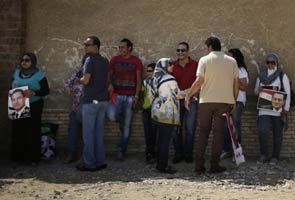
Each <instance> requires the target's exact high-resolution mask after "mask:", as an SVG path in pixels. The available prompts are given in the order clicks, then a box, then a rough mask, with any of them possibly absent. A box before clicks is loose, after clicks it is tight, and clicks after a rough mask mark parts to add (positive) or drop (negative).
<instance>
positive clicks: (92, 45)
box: [84, 43, 93, 47]
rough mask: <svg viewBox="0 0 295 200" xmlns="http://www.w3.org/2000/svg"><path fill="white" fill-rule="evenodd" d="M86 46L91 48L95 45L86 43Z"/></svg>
mask: <svg viewBox="0 0 295 200" xmlns="http://www.w3.org/2000/svg"><path fill="white" fill-rule="evenodd" d="M84 46H85V47H89V46H93V44H87V43H84Z"/></svg>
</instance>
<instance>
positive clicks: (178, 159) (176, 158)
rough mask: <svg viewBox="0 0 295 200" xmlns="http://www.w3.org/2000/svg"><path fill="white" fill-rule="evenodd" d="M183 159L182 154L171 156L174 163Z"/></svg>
mask: <svg viewBox="0 0 295 200" xmlns="http://www.w3.org/2000/svg"><path fill="white" fill-rule="evenodd" d="M182 160H183V157H182V156H175V157H174V158H173V161H172V162H173V163H174V164H176V163H180V162H181V161H182Z"/></svg>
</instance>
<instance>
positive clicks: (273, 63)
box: [266, 61, 276, 65]
mask: <svg viewBox="0 0 295 200" xmlns="http://www.w3.org/2000/svg"><path fill="white" fill-rule="evenodd" d="M266 64H272V65H275V64H276V62H275V61H266Z"/></svg>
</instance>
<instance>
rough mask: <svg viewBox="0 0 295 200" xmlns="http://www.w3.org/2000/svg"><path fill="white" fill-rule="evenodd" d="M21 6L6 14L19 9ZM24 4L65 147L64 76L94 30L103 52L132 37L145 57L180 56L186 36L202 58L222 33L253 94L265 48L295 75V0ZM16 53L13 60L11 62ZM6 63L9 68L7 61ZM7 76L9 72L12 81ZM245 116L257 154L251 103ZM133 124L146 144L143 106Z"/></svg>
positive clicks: (136, 143) (135, 138) (288, 147)
mask: <svg viewBox="0 0 295 200" xmlns="http://www.w3.org/2000/svg"><path fill="white" fill-rule="evenodd" d="M6 2H10V1H6ZM12 2H20V1H12ZM18 9H19V8H18ZM18 9H14V10H10V11H9V12H8V13H20V10H18ZM27 11H28V13H27V21H26V22H27V23H26V25H27V32H26V35H27V36H26V50H27V51H34V52H36V53H37V56H38V63H39V67H40V68H41V69H43V70H44V71H45V72H46V74H47V77H48V80H49V84H50V87H51V94H50V95H49V96H48V97H47V98H46V110H45V112H44V119H47V120H49V121H52V122H56V123H59V124H60V125H61V126H60V127H61V129H60V131H59V136H58V138H59V144H60V145H61V148H63V149H65V139H66V134H67V133H66V130H67V112H68V108H69V107H70V103H71V100H70V97H68V96H66V95H64V93H63V91H62V87H63V82H64V81H65V79H66V78H67V77H68V76H69V75H70V74H71V73H72V72H73V71H74V70H75V69H77V68H78V67H79V66H80V62H81V57H82V55H83V46H82V44H83V40H84V39H85V38H86V37H87V36H89V35H97V36H99V38H100V39H101V41H102V47H101V51H102V53H103V54H105V55H106V56H107V57H108V58H111V57H112V56H113V55H116V54H117V46H118V42H119V41H120V39H122V38H123V37H127V38H130V39H131V40H132V41H133V42H134V45H135V49H134V54H135V55H138V56H139V57H140V58H141V59H142V60H143V62H144V64H147V63H149V62H151V61H156V60H157V59H159V58H161V57H172V58H176V55H175V48H176V44H177V43H178V42H180V41H187V42H189V44H190V46H191V56H192V57H193V58H195V59H197V60H198V59H199V58H200V57H201V56H203V55H205V54H206V53H207V52H206V48H205V45H204V41H205V39H206V38H207V37H208V36H210V35H215V36H217V37H219V38H220V39H221V41H222V45H223V50H225V51H226V50H227V49H229V48H232V47H239V48H241V50H242V52H243V53H244V55H245V59H246V63H247V65H248V69H249V72H250V87H249V92H248V94H251V93H252V90H253V85H254V79H255V76H256V64H257V65H259V66H260V67H262V66H263V65H264V61H265V60H264V56H265V54H267V53H268V52H271V51H275V52H277V53H278V54H279V55H280V57H281V61H282V64H283V66H284V69H285V71H286V72H287V73H288V74H289V76H290V78H291V79H292V80H293V82H294V81H295V72H294V70H292V67H293V65H294V64H295V57H294V56H292V55H293V54H294V53H295V49H294V48H293V47H294V45H295V38H294V37H293V35H294V31H295V27H294V26H293V21H292V20H293V19H294V17H295V12H294V11H295V4H294V2H293V1H292V0H280V1H279V0H255V1H253V0H236V1H232V0H222V1H221V0H198V1H195V0H183V1H179V0H178V1H177V0H141V1H139V0H100V1H96V0H88V1H81V0H62V1H60V0H59V1H58V0H51V1H47V0H28V5H27ZM2 12H3V10H1V13H2ZM0 19H2V18H0ZM0 25H2V23H0ZM1 39H2V38H1ZM1 44H2V43H1ZM1 44H0V45H1ZM13 55H15V54H13ZM18 55H19V54H16V55H15V59H12V60H13V63H14V65H11V67H13V68H14V66H15V62H16V61H17V59H18V58H19V56H18ZM0 70H2V68H0ZM5 70H8V71H9V70H10V71H9V72H11V73H12V70H11V68H10V67H9V68H5ZM1 74H2V73H1ZM6 74H7V73H6ZM8 77H10V75H9V76H8V75H7V76H5V78H6V79H7V80H8ZM1 82H2V78H1ZM5 90H6V88H5ZM3 103H4V104H6V100H5V101H3ZM248 105H249V104H248ZM3 113H4V114H3V115H1V117H3V116H4V117H7V115H6V111H4V112H3ZM290 118H291V119H290V122H291V124H292V126H291V128H289V130H288V132H287V133H286V134H285V137H284V141H285V142H284V147H283V152H282V154H283V155H284V156H290V155H291V154H294V152H295V147H294V146H295V145H294V144H295V138H294V136H293V134H292V133H294V130H295V127H294V126H293V124H294V119H295V117H294V115H291V117H290ZM243 119H244V120H243V121H244V126H243V131H244V136H245V137H244V139H243V141H244V142H245V144H246V146H245V150H246V152H247V153H248V154H249V155H257V152H258V144H257V130H256V124H255V108H254V106H253V105H252V106H248V107H247V111H246V112H245V114H244V118H243ZM5 126H6V127H7V125H5ZM134 126H135V129H134V130H136V131H134V134H133V135H132V138H131V140H130V144H131V146H130V148H131V149H133V150H138V149H140V150H143V145H142V144H143V135H142V129H141V128H140V112H138V113H137V114H136V121H135V123H134ZM5 130H6V129H5ZM106 132H107V133H108V134H109V135H107V137H106V141H107V147H111V149H110V150H114V149H115V143H116V142H117V141H118V138H119V131H118V128H117V126H116V124H112V123H107V127H106ZM0 142H1V144H3V141H0ZM110 145H111V146H110Z"/></svg>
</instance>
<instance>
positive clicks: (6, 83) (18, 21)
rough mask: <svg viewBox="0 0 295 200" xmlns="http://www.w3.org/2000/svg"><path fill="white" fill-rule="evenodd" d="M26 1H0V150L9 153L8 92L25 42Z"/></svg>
mask: <svg viewBox="0 0 295 200" xmlns="http://www.w3.org/2000/svg"><path fill="white" fill-rule="evenodd" d="M24 8H25V1H22V0H1V1H0V105H1V106H0V113H1V114H0V152H1V151H3V154H6V155H8V153H7V152H8V149H9V144H10V134H9V132H10V131H9V130H10V121H9V120H8V117H7V93H8V89H9V87H10V82H11V78H12V77H11V75H12V73H13V71H14V69H15V67H16V65H17V63H18V61H19V58H20V56H21V53H22V52H23V51H24V44H25V24H26V19H25V18H26V12H25V9H24Z"/></svg>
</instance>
